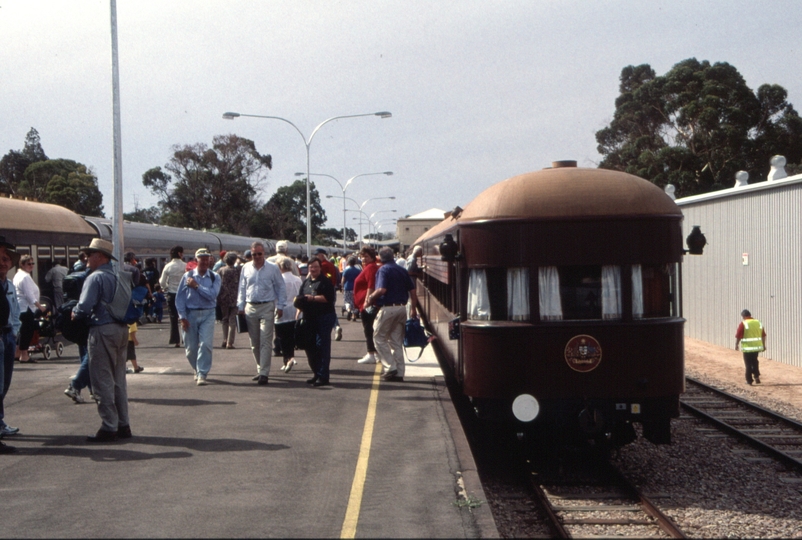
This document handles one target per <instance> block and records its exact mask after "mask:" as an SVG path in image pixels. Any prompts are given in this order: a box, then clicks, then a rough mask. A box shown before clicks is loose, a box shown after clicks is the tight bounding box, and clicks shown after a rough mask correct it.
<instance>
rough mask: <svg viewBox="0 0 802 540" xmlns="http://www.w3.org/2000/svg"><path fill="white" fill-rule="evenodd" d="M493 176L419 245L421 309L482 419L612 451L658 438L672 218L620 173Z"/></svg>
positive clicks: (664, 401)
mask: <svg viewBox="0 0 802 540" xmlns="http://www.w3.org/2000/svg"><path fill="white" fill-rule="evenodd" d="M553 165H554V166H553V167H552V168H549V169H545V170H542V171H538V172H533V173H528V174H523V175H520V176H516V177H513V178H510V179H508V180H505V181H503V182H500V183H498V184H496V185H494V186H492V187H490V188H489V189H487V190H485V191H484V192H483V193H481V194H480V195H479V196H478V197H477V198H476V199H474V200H473V201H472V202H471V203H470V204H469V205H468V206H467V207H466V208H465V209H464V210H459V209H457V210H456V211H455V212H452V214H451V216H450V217H448V218H446V219H445V220H444V221H443V222H442V223H440V224H439V225H437V226H436V227H433V228H432V229H431V230H429V231H428V232H427V233H426V234H425V235H423V236H422V237H421V238H419V239H418V241H417V242H416V244H417V245H421V246H422V247H423V252H424V253H423V264H424V275H423V278H422V279H421V280H420V283H419V290H418V293H419V296H420V298H421V304H422V312H423V314H424V317H425V319H426V323H427V324H428V326H429V327H430V329H432V330H433V331H434V332H435V334H436V335H437V336H438V339H437V340H436V342H435V343H436V346H437V347H438V348H439V350H440V351H441V352H442V353H443V357H444V358H445V359H446V362H447V363H448V364H449V366H448V367H449V368H450V372H451V375H452V376H453V379H454V381H455V382H456V383H457V384H458V385H459V386H460V387H461V389H462V391H463V392H464V394H466V395H467V396H470V397H471V399H472V400H473V402H474V404H475V406H476V408H477V411H478V412H480V413H482V414H485V413H486V414H491V415H498V414H501V416H502V417H507V418H508V419H509V420H511V421H513V422H517V423H519V426H518V427H519V428H520V429H521V430H523V429H524V428H525V427H527V426H531V427H533V428H548V429H550V430H554V431H555V432H556V433H558V434H560V435H561V436H563V437H565V438H566V439H571V438H583V439H593V440H596V441H599V442H602V441H604V442H608V443H611V444H613V445H622V444H626V443H627V442H630V441H631V440H633V439H634V438H635V436H636V435H635V433H636V432H635V429H634V428H633V424H634V423H640V424H642V426H643V435H644V436H645V437H646V438H648V439H649V440H651V441H653V442H655V443H669V442H670V436H671V432H670V419H671V418H675V417H677V416H678V415H679V395H680V394H681V393H682V391H683V389H684V372H683V324H684V322H685V321H684V319H683V318H682V316H681V312H680V309H681V306H680V285H681V279H680V263H681V261H682V257H683V247H682V237H681V233H682V231H681V220H682V212H681V211H680V209H679V207H677V205H676V204H675V203H674V201H673V200H672V199H671V198H670V197H669V196H668V195H666V194H665V193H664V192H663V191H662V190H661V189H660V188H658V187H657V186H655V185H654V184H652V183H650V182H647V181H646V180H643V179H641V178H638V177H636V176H632V175H630V174H626V173H622V172H617V171H610V170H604V169H585V168H577V167H576V166H575V163H573V162H557V163H554V164H553Z"/></svg>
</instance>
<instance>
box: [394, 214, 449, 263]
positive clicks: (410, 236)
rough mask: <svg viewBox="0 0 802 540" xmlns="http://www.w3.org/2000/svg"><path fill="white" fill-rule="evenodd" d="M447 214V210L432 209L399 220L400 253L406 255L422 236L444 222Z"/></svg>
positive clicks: (397, 224)
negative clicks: (413, 243)
mask: <svg viewBox="0 0 802 540" xmlns="http://www.w3.org/2000/svg"><path fill="white" fill-rule="evenodd" d="M445 214H446V211H445V210H440V209H439V208H430V209H429V210H426V211H424V212H421V213H420V214H415V215H414V216H407V217H405V218H402V219H399V220H398V222H397V223H396V236H397V237H398V241H399V243H400V244H401V247H400V252H401V253H405V252H406V251H407V250H408V249H409V248H410V246H411V245H412V242H414V241H415V240H417V239H418V237H420V235H422V234H423V233H425V232H426V231H428V230H429V229H431V228H432V227H434V226H435V225H437V224H438V223H440V222H441V221H443V219H444V218H445Z"/></svg>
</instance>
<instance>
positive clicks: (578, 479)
mask: <svg viewBox="0 0 802 540" xmlns="http://www.w3.org/2000/svg"><path fill="white" fill-rule="evenodd" d="M528 464H529V465H530V467H531V466H532V464H531V462H530V463H528ZM571 468H572V470H570V471H566V470H565V469H563V470H560V471H559V473H557V474H554V473H553V472H545V473H544V472H538V471H537V470H535V469H534V467H531V468H530V470H531V473H530V484H531V487H532V489H533V490H534V493H535V497H536V499H537V501H538V503H539V505H540V507H541V510H542V511H543V512H544V513H545V514H546V515H547V516H548V519H549V521H550V524H551V526H552V528H553V531H554V536H556V537H559V538H610V537H616V538H645V537H650V538H685V535H684V534H683V533H682V531H681V530H680V529H679V528H678V527H677V526H676V525H675V524H674V523H673V522H672V521H671V519H670V518H668V517H667V516H666V515H665V514H663V512H661V511H660V509H659V508H658V506H657V505H656V504H655V503H654V502H652V501H651V500H650V498H649V497H647V496H646V495H644V494H643V493H641V491H640V490H639V489H638V488H637V487H636V486H635V485H634V484H632V483H631V482H629V481H628V480H627V479H626V477H625V476H624V475H623V474H622V473H621V472H620V471H619V470H618V469H617V468H616V467H614V466H613V465H612V464H611V463H609V462H608V461H606V460H604V459H598V460H592V461H591V462H587V461H585V462H584V463H582V464H578V465H577V466H572V467H571Z"/></svg>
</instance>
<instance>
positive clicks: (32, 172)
mask: <svg viewBox="0 0 802 540" xmlns="http://www.w3.org/2000/svg"><path fill="white" fill-rule="evenodd" d="M0 193H3V194H5V195H7V196H8V195H10V196H13V197H15V198H19V199H23V198H28V199H32V200H37V201H41V202H46V203H51V204H57V205H60V206H64V207H66V208H69V209H71V210H73V211H75V212H77V213H79V214H83V215H86V216H98V217H103V194H102V193H100V189H98V185H97V176H95V173H94V171H93V170H92V169H91V168H89V167H87V166H86V165H84V164H82V163H78V162H77V161H73V160H71V159H50V158H48V157H47V154H45V151H44V149H43V148H42V143H41V140H40V137H39V132H38V131H36V129H35V128H31V129H30V131H28V134H27V135H26V136H25V144H24V146H23V148H22V149H21V150H9V151H8V153H7V154H6V155H4V156H3V157H2V159H0Z"/></svg>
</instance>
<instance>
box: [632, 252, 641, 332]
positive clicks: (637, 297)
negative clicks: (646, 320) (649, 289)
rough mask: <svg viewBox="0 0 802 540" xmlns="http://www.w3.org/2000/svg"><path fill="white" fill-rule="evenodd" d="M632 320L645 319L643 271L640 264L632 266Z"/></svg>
mask: <svg viewBox="0 0 802 540" xmlns="http://www.w3.org/2000/svg"><path fill="white" fill-rule="evenodd" d="M632 318H633V319H642V318H643V271H642V270H641V266H640V265H639V264H633V265H632Z"/></svg>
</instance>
